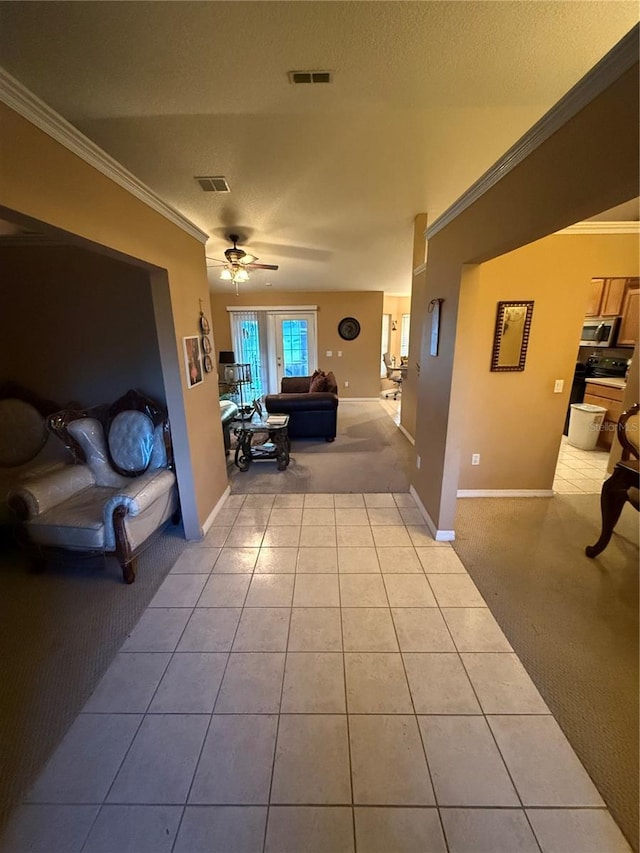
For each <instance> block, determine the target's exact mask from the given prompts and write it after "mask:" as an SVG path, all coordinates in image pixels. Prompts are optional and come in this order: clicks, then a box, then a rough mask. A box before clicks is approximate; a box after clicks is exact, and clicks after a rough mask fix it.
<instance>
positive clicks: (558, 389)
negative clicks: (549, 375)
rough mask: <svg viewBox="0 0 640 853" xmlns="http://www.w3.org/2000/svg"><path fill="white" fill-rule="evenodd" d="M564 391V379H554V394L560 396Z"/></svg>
mask: <svg viewBox="0 0 640 853" xmlns="http://www.w3.org/2000/svg"><path fill="white" fill-rule="evenodd" d="M563 389H564V379H556V381H555V383H554V386H553V393H554V394H561V393H562V391H563Z"/></svg>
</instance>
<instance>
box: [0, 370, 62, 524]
mask: <svg viewBox="0 0 640 853" xmlns="http://www.w3.org/2000/svg"><path fill="white" fill-rule="evenodd" d="M60 406H61V404H60V403H55V402H53V401H52V400H45V399H44V398H42V397H40V396H39V395H37V394H36V393H34V392H33V391H31V390H30V389H28V388H25V387H24V386H23V385H20V384H18V383H17V382H4V383H2V384H1V385H0V531H1V532H2V534H3V535H6V536H7V538H10V537H12V535H13V517H12V514H11V512H10V510H9V505H8V496H9V492H10V491H11V490H12V489H14V488H16V486H17V485H18V484H19V483H22V482H24V481H25V480H31V479H33V478H34V477H42V476H44V475H45V474H49V473H52V472H53V471H56V470H57V469H59V468H62V467H63V466H64V465H70V464H71V463H72V462H73V458H72V456H71V453H70V452H69V451H68V450H67V448H66V447H64V445H63V444H61V443H60V441H59V440H58V439H57V438H56V437H55V436H54V435H52V434H51V432H50V431H49V430H47V418H48V417H49V415H51V414H53V413H54V412H56V411H58V409H60Z"/></svg>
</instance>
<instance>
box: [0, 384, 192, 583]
mask: <svg viewBox="0 0 640 853" xmlns="http://www.w3.org/2000/svg"><path fill="white" fill-rule="evenodd" d="M49 428H50V429H51V430H52V431H53V432H54V433H55V434H56V435H57V436H58V437H59V438H60V439H61V440H62V441H63V442H64V444H65V445H66V446H67V447H68V448H69V450H70V451H71V453H72V454H73V456H74V458H75V460H76V463H77V464H75V465H71V466H67V467H65V468H63V469H61V470H59V471H55V472H53V473H51V474H49V475H47V476H45V477H42V478H39V479H35V480H31V481H30V482H29V483H23V484H21V485H20V486H19V487H18V488H16V489H14V490H13V491H12V493H11V494H10V496H9V502H10V505H11V507H12V508H13V509H14V511H15V512H16V513H17V514H18V516H19V517H20V518H21V520H22V524H23V529H24V531H25V533H26V534H27V539H28V541H29V543H30V544H31V546H32V548H33V550H34V556H35V557H36V558H37V559H39V560H40V561H46V559H47V555H48V552H49V550H50V549H56V550H59V549H63V550H65V551H75V552H84V553H87V552H90V553H102V554H115V555H116V557H117V558H118V560H119V562H120V565H121V567H122V574H123V578H124V580H125V582H126V583H133V581H134V580H135V574H136V558H137V556H138V554H139V553H140V552H141V551H142V550H143V549H144V548H145V547H146V546H147V545H148V544H149V543H150V542H151V541H152V539H153V538H154V536H155V535H157V534H158V533H159V532H161V531H162V529H163V528H164V526H165V525H166V524H167V522H169V520H173V521H174V523H177V521H178V520H179V513H178V494H177V487H176V477H175V473H174V471H173V459H172V454H171V442H170V436H169V425H168V421H167V415H166V412H165V411H164V409H163V408H162V407H161V406H160V405H159V404H158V403H156V402H155V401H153V400H151V399H149V398H147V397H145V396H143V395H142V394H140V393H138V392H136V391H128V392H127V394H125V395H124V396H123V397H121V398H120V399H119V400H117V401H116V402H115V403H114V404H113V405H111V406H101V407H96V408H95V409H92V410H84V411H80V410H65V411H62V412H57V413H56V414H54V415H52V416H51V417H50V418H49Z"/></svg>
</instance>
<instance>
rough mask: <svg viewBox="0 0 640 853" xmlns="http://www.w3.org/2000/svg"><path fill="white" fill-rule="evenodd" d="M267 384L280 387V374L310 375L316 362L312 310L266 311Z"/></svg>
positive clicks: (274, 388)
mask: <svg viewBox="0 0 640 853" xmlns="http://www.w3.org/2000/svg"><path fill="white" fill-rule="evenodd" d="M267 328H268V338H269V345H268V351H269V380H270V381H269V385H270V387H271V388H272V390H273V391H276V392H277V391H279V390H280V382H281V381H282V377H283V376H310V375H311V373H313V371H314V370H315V369H316V367H317V364H318V350H317V343H316V341H317V334H316V314H315V312H314V311H289V312H280V311H272V312H269V323H268V326H267Z"/></svg>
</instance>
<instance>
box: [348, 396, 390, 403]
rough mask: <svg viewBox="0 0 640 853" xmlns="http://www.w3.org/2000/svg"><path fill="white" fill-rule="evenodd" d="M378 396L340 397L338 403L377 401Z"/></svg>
mask: <svg viewBox="0 0 640 853" xmlns="http://www.w3.org/2000/svg"><path fill="white" fill-rule="evenodd" d="M379 400H380V397H340V403H341V404H342V403H377V402H378V401H379Z"/></svg>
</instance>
